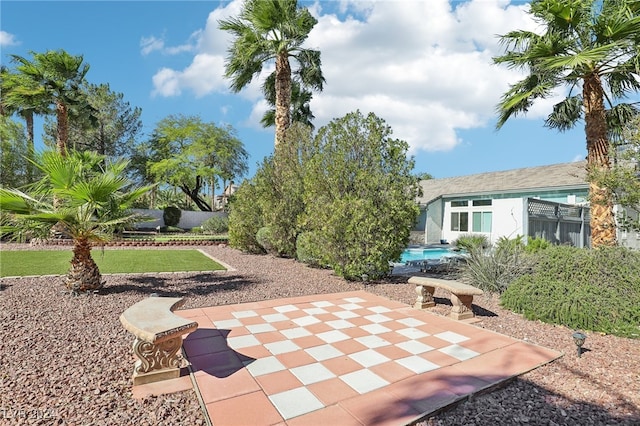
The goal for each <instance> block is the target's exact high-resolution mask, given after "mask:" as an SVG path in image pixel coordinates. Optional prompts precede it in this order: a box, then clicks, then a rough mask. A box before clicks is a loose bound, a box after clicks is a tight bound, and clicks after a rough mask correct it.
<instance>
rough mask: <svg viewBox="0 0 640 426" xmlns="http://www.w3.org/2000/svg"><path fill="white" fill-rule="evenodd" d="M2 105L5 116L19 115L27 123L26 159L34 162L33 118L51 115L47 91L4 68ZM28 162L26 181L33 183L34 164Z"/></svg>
mask: <svg viewBox="0 0 640 426" xmlns="http://www.w3.org/2000/svg"><path fill="white" fill-rule="evenodd" d="M0 75H1V80H0V93H1V94H2V96H1V99H0V103H1V105H2V112H3V115H12V114H14V113H16V114H18V115H19V116H20V117H22V118H23V119H24V121H25V125H26V129H27V152H26V153H25V155H26V157H25V158H26V159H28V160H31V161H32V160H33V159H34V156H35V143H34V130H33V118H34V115H45V114H49V113H50V110H49V103H48V100H47V97H46V93H45V90H44V88H43V87H42V86H40V85H39V84H38V83H37V82H36V81H34V80H33V79H31V78H30V77H29V76H27V75H24V74H20V73H15V72H11V71H9V69H8V68H5V67H3V68H2V71H1V73H0ZM31 161H27V162H26V164H27V168H26V180H27V182H32V180H33V178H34V176H33V173H34V170H33V167H32V162H31Z"/></svg>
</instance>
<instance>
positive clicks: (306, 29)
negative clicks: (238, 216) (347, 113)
mask: <svg viewBox="0 0 640 426" xmlns="http://www.w3.org/2000/svg"><path fill="white" fill-rule="evenodd" d="M317 22H318V21H317V20H316V19H315V18H314V17H313V16H312V15H311V13H310V12H309V10H307V9H306V8H305V9H299V8H298V2H297V0H246V1H245V3H244V6H243V9H242V11H241V12H240V15H239V17H237V18H231V19H228V20H221V21H220V22H219V24H220V29H222V30H223V31H229V32H230V33H232V34H233V35H234V36H235V39H234V41H233V44H232V45H231V47H230V48H229V55H228V57H227V61H226V65H225V71H226V73H225V76H226V77H227V78H230V79H231V89H232V90H233V91H234V92H239V91H240V90H242V88H244V87H245V86H246V85H247V84H249V83H250V82H251V80H252V79H253V78H254V77H255V76H256V75H258V74H259V73H260V72H261V71H262V67H263V65H264V64H266V63H268V62H270V61H272V60H274V61H275V109H276V111H275V125H276V136H275V145H276V147H277V146H278V144H279V143H280V142H282V141H284V134H285V132H286V130H287V128H289V125H290V124H291V111H290V109H291V86H292V71H291V64H290V62H289V58H293V59H295V60H296V61H297V63H298V65H299V68H298V69H297V70H296V71H295V74H296V75H297V76H299V79H300V82H301V83H302V84H303V86H304V87H305V88H307V87H308V88H311V89H315V90H322V85H323V83H324V81H325V80H324V77H323V76H322V70H321V68H320V66H321V61H320V52H319V51H317V50H310V49H306V48H303V47H302V44H303V43H304V41H305V40H306V39H307V37H308V35H309V33H310V32H311V29H312V28H313V27H314V26H315V25H316V23H317Z"/></svg>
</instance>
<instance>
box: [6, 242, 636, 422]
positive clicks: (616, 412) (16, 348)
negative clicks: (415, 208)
mask: <svg viewBox="0 0 640 426" xmlns="http://www.w3.org/2000/svg"><path fill="white" fill-rule="evenodd" d="M199 248H201V249H202V250H204V251H205V252H207V253H209V254H210V255H212V256H213V257H215V258H217V259H219V260H221V261H222V262H225V263H227V264H229V265H231V266H233V267H234V268H235V269H236V271H232V272H223V273H212V274H210V273H177V274H156V275H111V276H105V279H106V286H105V288H104V289H103V290H102V291H101V292H100V294H95V295H91V296H80V297H71V296H69V295H67V294H65V293H64V291H63V290H64V286H63V284H62V278H61V277H37V278H19V279H8V278H4V279H0V365H1V370H0V424H7V425H13V424H43V425H51V424H55V425H131V424H135V425H200V424H205V421H204V417H203V415H202V413H201V411H200V407H199V406H198V402H197V399H196V396H195V393H194V392H193V391H188V392H180V393H176V394H171V395H164V396H160V397H150V398H147V399H144V400H135V399H133V398H132V396H131V377H130V376H131V369H132V366H133V359H132V356H133V355H132V350H131V342H132V337H131V335H129V334H128V333H127V332H126V331H125V330H124V329H123V327H122V325H121V324H120V322H119V320H118V316H119V315H120V314H121V313H122V312H123V311H124V310H125V309H126V308H127V307H129V306H130V305H132V304H134V303H136V302H138V301H139V300H141V299H142V298H144V297H146V296H148V295H149V294H150V293H158V294H160V295H162V296H185V297H187V303H186V304H185V306H184V307H185V308H194V307H203V306H213V305H220V304H229V303H241V302H250V301H256V300H264V299H273V298H280V297H290V296H298V295H304V294H311V293H334V292H340V291H350V290H361V289H363V288H364V289H365V290H367V291H370V292H372V293H375V294H379V295H383V296H386V297H389V298H390V299H394V300H398V301H400V302H404V303H407V304H412V303H413V301H414V299H415V293H414V289H413V288H412V287H411V286H410V285H408V284H407V283H406V279H405V278H395V279H393V280H390V281H386V282H379V283H371V284H368V285H366V286H364V285H363V283H352V282H351V283H350V282H346V281H344V280H343V279H341V278H338V277H335V276H333V275H332V274H331V273H330V271H326V270H319V269H312V268H308V267H306V266H304V265H301V264H299V263H297V262H295V261H293V260H290V259H278V258H273V257H270V256H254V255H248V254H244V253H241V252H239V251H237V250H233V249H230V248H226V247H218V246H207V247H199ZM9 249H28V246H19V245H14V244H3V245H2V250H9ZM59 249H65V250H69V247H60V248H59ZM436 297H439V298H442V299H440V300H438V301H439V302H441V303H440V304H439V305H438V306H437V307H436V308H434V312H436V313H440V314H446V313H448V310H449V309H450V305H447V304H446V303H447V300H446V298H447V296H446V295H445V294H440V293H439V292H436ZM474 302H475V305H476V306H474V308H475V310H476V315H478V317H479V318H481V319H482V321H481V322H480V323H478V324H477V325H479V326H481V327H485V328H487V329H491V330H494V331H498V332H501V333H503V334H506V335H509V336H512V337H516V338H519V339H524V340H528V341H530V342H533V343H537V344H540V345H543V346H546V347H549V348H553V349H557V350H560V351H563V352H565V354H566V355H565V356H564V357H563V358H561V359H559V360H557V361H555V362H553V363H551V364H549V365H546V366H544V367H541V368H539V369H537V370H535V371H532V372H530V373H527V374H525V375H523V376H520V377H519V378H517V379H515V380H514V381H512V382H511V383H509V384H508V385H506V386H504V387H503V388H501V389H498V390H494V391H492V392H489V393H485V394H482V395H474V396H472V397H471V398H469V399H468V400H465V401H464V402H462V403H460V404H459V405H457V406H456V407H454V408H451V409H449V410H446V411H444V412H442V413H439V414H437V415H435V416H433V417H431V418H429V419H427V420H424V421H422V422H420V423H419V424H420V425H463V424H464V425H488V424H490V425H493V424H501V425H502V424H544V425H554V424H558V425H602V424H607V425H612V424H627V425H639V424H640V340H632V339H624V338H619V337H614V336H605V335H600V334H597V333H588V337H587V340H586V343H585V346H584V347H585V349H586V350H585V352H584V353H583V355H582V357H581V358H577V357H576V355H575V345H574V344H573V341H572V339H571V333H572V330H569V329H567V328H565V327H560V326H553V325H548V324H543V323H539V322H533V321H527V320H525V319H523V318H522V317H521V316H519V315H516V314H513V313H511V312H509V311H506V310H503V309H502V308H500V306H499V303H498V298H497V297H495V296H486V297H484V296H483V297H476V299H474Z"/></svg>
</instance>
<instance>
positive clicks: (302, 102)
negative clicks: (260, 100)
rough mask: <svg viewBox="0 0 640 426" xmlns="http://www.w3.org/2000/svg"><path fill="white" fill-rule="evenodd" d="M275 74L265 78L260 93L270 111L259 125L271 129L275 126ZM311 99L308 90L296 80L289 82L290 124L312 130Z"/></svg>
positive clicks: (311, 96)
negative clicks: (262, 93)
mask: <svg viewBox="0 0 640 426" xmlns="http://www.w3.org/2000/svg"><path fill="white" fill-rule="evenodd" d="M275 83H276V73H275V72H272V73H271V74H270V75H269V77H267V78H266V80H265V81H264V84H263V85H262V91H263V92H264V95H265V98H266V100H267V103H268V104H269V107H270V109H269V110H267V111H266V112H265V113H264V115H263V116H262V119H261V120H260V124H262V126H263V127H271V126H274V125H275V124H276V108H275V106H276V84H275ZM311 98H313V94H312V93H311V91H310V90H308V89H306V88H304V87H303V85H302V84H301V83H300V81H299V80H298V79H295V78H294V79H293V80H292V81H291V105H290V112H289V113H290V114H291V115H290V117H291V123H302V124H304V125H305V126H308V127H310V128H311V129H313V128H314V126H313V123H312V120H313V119H314V118H315V117H314V115H313V113H312V112H311V107H310V106H309V104H310V103H311Z"/></svg>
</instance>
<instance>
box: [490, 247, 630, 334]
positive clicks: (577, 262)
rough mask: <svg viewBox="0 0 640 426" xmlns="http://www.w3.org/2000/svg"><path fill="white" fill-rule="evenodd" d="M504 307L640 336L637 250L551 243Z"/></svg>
mask: <svg viewBox="0 0 640 426" xmlns="http://www.w3.org/2000/svg"><path fill="white" fill-rule="evenodd" d="M536 257H537V260H538V262H537V264H536V266H535V267H534V270H533V272H532V273H531V274H527V275H523V276H521V277H519V278H518V279H516V280H515V281H514V282H513V283H512V284H511V285H510V286H509V288H508V289H507V290H506V291H505V292H504V294H503V295H502V300H501V301H502V305H503V306H504V307H506V308H508V309H511V310H513V311H515V312H518V313H521V314H523V315H524V316H525V317H526V318H528V319H531V320H540V321H544V322H548V323H553V324H561V325H565V326H567V327H570V328H574V329H576V328H580V329H585V330H592V331H599V332H604V333H609V334H615V335H618V336H623V337H633V338H638V337H640V328H639V325H640V274H638V271H639V270H640V253H638V252H634V251H632V250H629V249H626V248H622V247H615V248H598V249H593V250H588V249H579V248H574V247H568V246H552V247H549V248H547V249H545V250H542V251H540V252H538V253H537V254H536Z"/></svg>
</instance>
